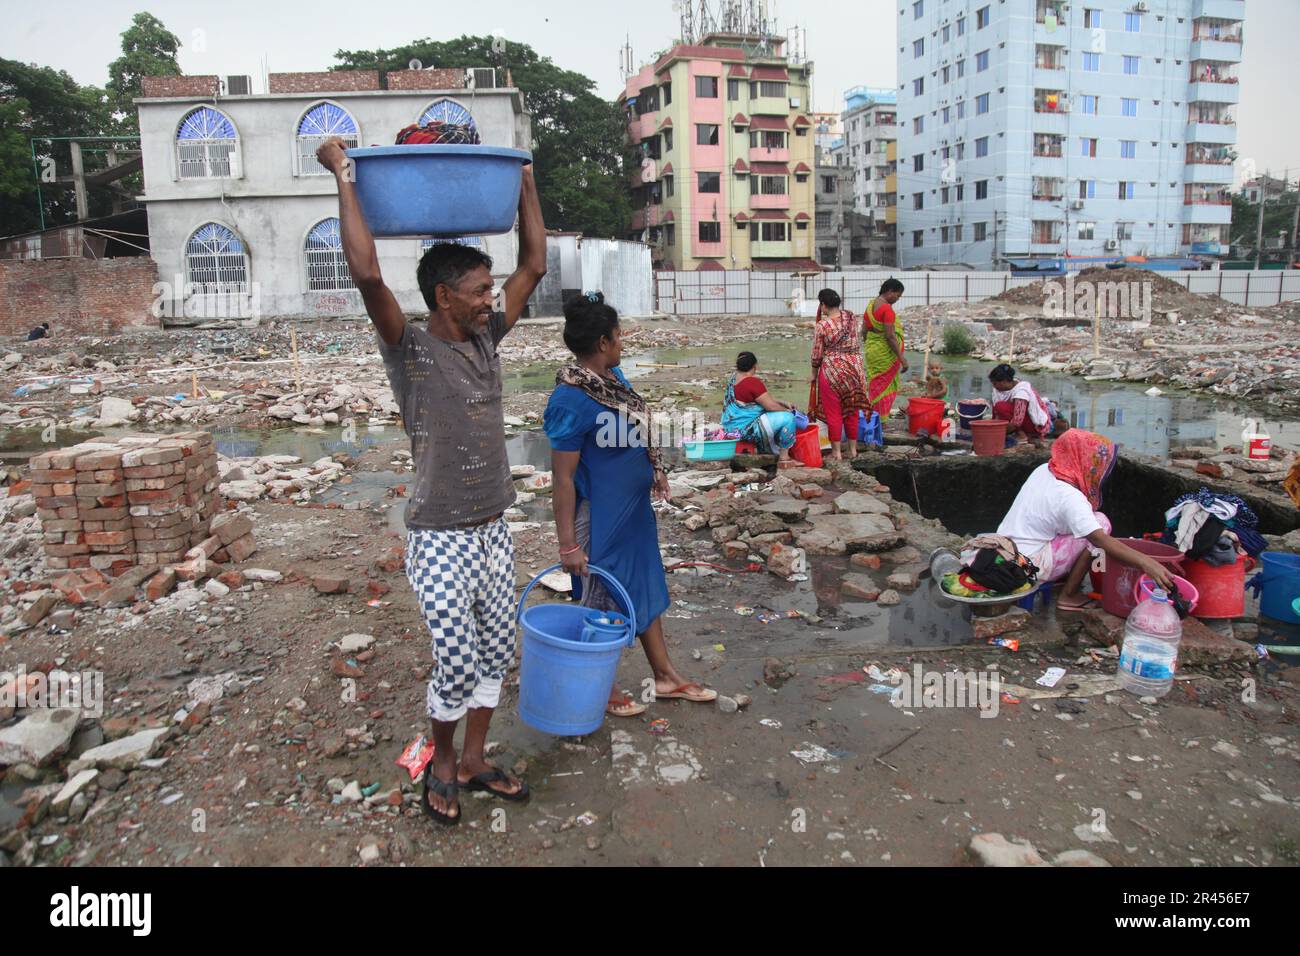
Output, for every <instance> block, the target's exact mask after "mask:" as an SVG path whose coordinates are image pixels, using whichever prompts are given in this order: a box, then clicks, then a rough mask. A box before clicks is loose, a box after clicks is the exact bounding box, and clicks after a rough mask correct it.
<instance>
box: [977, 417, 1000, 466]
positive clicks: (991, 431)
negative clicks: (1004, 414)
mask: <svg viewBox="0 0 1300 956" xmlns="http://www.w3.org/2000/svg"><path fill="white" fill-rule="evenodd" d="M1009 424H1010V422H1004V421H1003V420H1002V419H1000V418H990V419H986V420H985V421H982V422H971V423H970V433H971V437H972V438H973V439H974V441H975V454H977V455H984V456H986V457H988V456H992V455H1000V454H1002V449H1004V448H1005V447H1006V445H1007V425H1009Z"/></svg>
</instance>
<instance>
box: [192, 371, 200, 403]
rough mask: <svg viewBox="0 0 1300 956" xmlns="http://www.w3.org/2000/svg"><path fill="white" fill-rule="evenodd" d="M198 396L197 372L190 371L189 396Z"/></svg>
mask: <svg viewBox="0 0 1300 956" xmlns="http://www.w3.org/2000/svg"><path fill="white" fill-rule="evenodd" d="M198 397H199V373H198V372H190V398H198Z"/></svg>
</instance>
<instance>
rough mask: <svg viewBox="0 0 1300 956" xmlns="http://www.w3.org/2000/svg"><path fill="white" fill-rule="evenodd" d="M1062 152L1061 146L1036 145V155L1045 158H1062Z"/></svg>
mask: <svg viewBox="0 0 1300 956" xmlns="http://www.w3.org/2000/svg"><path fill="white" fill-rule="evenodd" d="M1062 152H1063V150H1062V149H1061V147H1060V146H1042V147H1037V146H1036V147H1034V155H1035V156H1039V157H1041V158H1043V159H1060V158H1061V154H1062Z"/></svg>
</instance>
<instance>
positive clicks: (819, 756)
mask: <svg viewBox="0 0 1300 956" xmlns="http://www.w3.org/2000/svg"><path fill="white" fill-rule="evenodd" d="M790 756H791V757H794V758H795V759H796V760H798V761H799V762H800V763H802V764H810V763H825V762H826V761H828V760H834V759H835V755H834V754H833V753H831V752H830V751H829V750H827V749H826V748H825V747H821V746H818V745H817V744H810V743H808V741H806V740H805V741H804V742H803V749H802V750H791V751H790Z"/></svg>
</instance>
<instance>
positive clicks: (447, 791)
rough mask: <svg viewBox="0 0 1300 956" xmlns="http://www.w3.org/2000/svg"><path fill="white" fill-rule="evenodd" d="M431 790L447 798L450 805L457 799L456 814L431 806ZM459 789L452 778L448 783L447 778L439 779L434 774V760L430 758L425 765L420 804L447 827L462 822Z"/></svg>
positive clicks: (426, 811)
mask: <svg viewBox="0 0 1300 956" xmlns="http://www.w3.org/2000/svg"><path fill="white" fill-rule="evenodd" d="M430 790H432V791H433V792H434V793H436V794H437V795H438V796H440V797H442V799H444V800H446V801H447V804H448V806H450V805H451V803H452V801H455V803H456V814H455V816H453V815H451V814H450V813H443V812H442V811H441V810H435V809H434V808H433V807H431V806H429V791H430ZM459 790H460V787H459V785H458V784H457V783H456V781H455V780H452V781H451V783H447V782H446V781H445V780H439V779H438V778H437V777H435V776H433V761H432V760H430V761H429V762H428V763H427V764H426V765H425V767H424V784H423V787H422V788H421V793H420V806H422V807H423V808H424V812H425V813H427V814H428V815H429V816H430V817H432V818H433V819H434V820H437V821H438V822H439V823H441V824H442V825H443V826H445V827H454V826H455V825H456V824H458V823H460V798H459Z"/></svg>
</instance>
